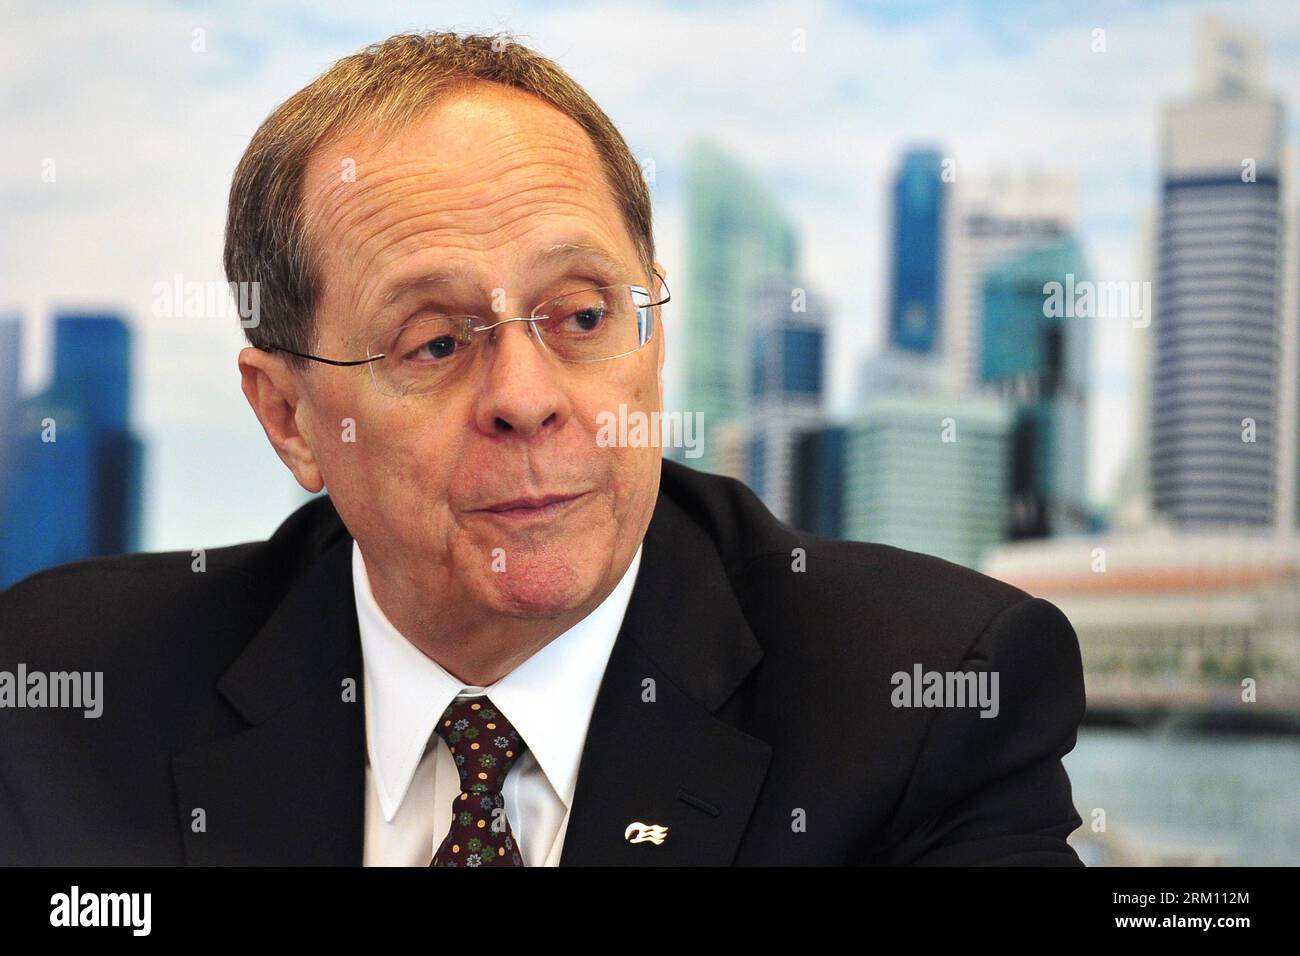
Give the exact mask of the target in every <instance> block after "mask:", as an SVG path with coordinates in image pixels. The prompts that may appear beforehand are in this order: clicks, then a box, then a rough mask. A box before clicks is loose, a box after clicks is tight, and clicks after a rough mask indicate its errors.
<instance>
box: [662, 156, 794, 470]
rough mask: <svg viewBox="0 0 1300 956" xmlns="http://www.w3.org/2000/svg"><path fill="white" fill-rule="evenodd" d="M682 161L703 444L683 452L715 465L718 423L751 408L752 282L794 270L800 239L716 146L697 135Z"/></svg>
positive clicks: (694, 401) (707, 466)
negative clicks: (685, 175) (695, 453)
mask: <svg viewBox="0 0 1300 956" xmlns="http://www.w3.org/2000/svg"><path fill="white" fill-rule="evenodd" d="M687 163H688V170H689V172H688V186H687V192H688V212H687V220H688V222H687V259H688V262H689V267H688V275H687V282H686V286H687V293H686V406H687V410H688V411H690V412H700V413H702V414H703V426H704V427H703V433H704V444H703V449H702V454H701V455H700V457H698V458H687V459H684V460H685V462H686V463H687V464H691V465H694V466H695V467H697V468H700V469H702V470H704V471H716V470H718V469H719V465H720V458H719V451H720V449H718V448H716V447H715V444H716V442H715V440H714V439H715V437H716V436H715V432H716V429H718V428H719V426H722V425H725V424H726V423H728V422H734V421H735V420H737V419H740V418H742V417H744V416H745V415H746V413H747V412H748V408H749V401H750V393H751V388H750V382H749V373H750V357H751V348H750V339H749V335H750V324H751V323H750V310H751V308H752V303H753V301H754V292H755V289H756V287H757V285H758V284H759V283H760V282H761V281H763V280H765V279H771V278H782V279H784V278H786V277H788V276H790V275H793V274H794V272H795V266H796V260H797V258H798V243H797V239H796V235H795V230H794V227H793V226H792V225H791V223H790V221H789V220H788V219H787V217H786V216H785V214H784V213H783V212H782V211H781V210H780V208H779V207H778V205H777V203H776V201H775V200H774V199H773V198H772V197H771V195H770V194H769V193H768V191H767V190H766V189H765V188H764V187H763V186H762V185H760V184H759V183H758V181H757V180H756V179H755V178H754V177H753V176H752V175H751V174H750V173H749V171H748V170H746V169H745V168H744V167H743V166H742V165H741V164H740V163H739V162H737V161H736V160H735V159H733V158H732V157H731V156H729V155H728V154H726V153H725V152H723V150H722V149H721V148H719V147H718V146H716V145H714V144H712V143H708V142H696V143H694V144H692V146H691V148H690V151H689V155H688V159H687ZM733 477H737V478H742V477H743V475H741V474H736V475H734V476H733Z"/></svg>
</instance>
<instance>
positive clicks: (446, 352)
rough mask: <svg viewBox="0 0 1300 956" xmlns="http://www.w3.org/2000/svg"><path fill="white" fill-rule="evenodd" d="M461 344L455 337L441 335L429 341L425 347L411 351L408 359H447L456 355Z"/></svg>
mask: <svg viewBox="0 0 1300 956" xmlns="http://www.w3.org/2000/svg"><path fill="white" fill-rule="evenodd" d="M458 345H459V343H458V342H457V341H456V339H455V337H454V336H451V335H440V336H438V337H437V338H433V339H429V340H428V341H427V342H425V343H424V344H423V345H421V346H419V347H418V348H416V349H414V350H412V351H411V353H410V355H409V356H408V358H413V359H416V360H420V359H445V358H447V357H448V356H450V355H452V354H453V353H455V351H456V349H457V347H458Z"/></svg>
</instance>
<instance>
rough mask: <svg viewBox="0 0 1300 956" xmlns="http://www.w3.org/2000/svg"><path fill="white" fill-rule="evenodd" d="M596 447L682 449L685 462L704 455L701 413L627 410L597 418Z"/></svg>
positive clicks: (606, 412) (623, 405)
mask: <svg viewBox="0 0 1300 956" xmlns="http://www.w3.org/2000/svg"><path fill="white" fill-rule="evenodd" d="M596 424H597V425H598V426H600V427H599V429H598V430H597V431H596V444H597V445H599V446H600V447H601V448H647V447H649V448H684V449H686V452H685V454H686V457H687V458H699V457H700V456H701V455H702V454H704V447H703V446H704V413H703V412H658V411H655V412H643V411H641V410H640V409H632V410H631V411H629V410H628V407H627V404H626V403H620V404H619V406H618V411H617V412H615V411H610V410H608V409H606V410H604V411H601V412H598V413H597V414H596Z"/></svg>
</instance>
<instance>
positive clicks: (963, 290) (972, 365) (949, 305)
mask: <svg viewBox="0 0 1300 956" xmlns="http://www.w3.org/2000/svg"><path fill="white" fill-rule="evenodd" d="M956 186H957V190H956V193H955V201H954V204H953V205H954V208H953V210H952V212H951V214H950V215H949V217H948V234H947V248H948V250H949V255H948V258H947V261H948V266H947V268H946V270H945V274H944V281H945V291H944V303H945V305H944V318H945V322H944V324H943V326H942V338H943V363H944V371H943V380H944V387H945V388H946V389H948V390H951V391H954V392H968V391H971V390H973V389H978V387H979V375H980V361H981V358H980V357H981V355H982V352H983V341H984V328H983V325H984V316H983V304H984V280H985V278H986V277H987V273H988V270H989V268H990V267H992V266H993V265H994V264H996V263H998V262H1000V261H1003V260H1005V259H1006V258H1007V257H1008V256H1011V255H1013V254H1015V253H1018V252H1023V251H1025V250H1027V249H1030V248H1033V247H1035V246H1042V245H1050V244H1052V243H1054V242H1057V241H1058V240H1060V239H1062V238H1064V237H1065V236H1067V235H1069V234H1070V233H1071V232H1072V231H1073V228H1074V219H1075V202H1076V199H1075V188H1074V183H1073V181H1072V180H1071V179H1070V178H1069V177H1067V176H1062V175H1057V174H1053V173H1046V172H1042V171H1035V172H1030V173H1026V174H1023V175H1019V174H1017V175H1012V174H1007V173H999V174H996V175H993V176H990V177H987V178H971V177H969V176H967V177H962V178H959V179H958V180H957V183H956Z"/></svg>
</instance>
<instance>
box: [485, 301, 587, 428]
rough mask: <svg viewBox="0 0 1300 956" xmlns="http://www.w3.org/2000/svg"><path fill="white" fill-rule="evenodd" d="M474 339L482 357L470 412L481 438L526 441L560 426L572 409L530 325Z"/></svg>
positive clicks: (508, 327) (552, 363)
mask: <svg viewBox="0 0 1300 956" xmlns="http://www.w3.org/2000/svg"><path fill="white" fill-rule="evenodd" d="M508 314H510V313H507V315H508ZM480 334H481V335H483V336H484V339H485V341H484V342H483V343H482V344H483V347H484V349H485V350H486V352H487V355H486V356H485V357H484V358H485V364H486V369H485V371H484V373H483V379H482V380H481V383H480V388H479V394H478V402H477V408H476V410H475V419H476V421H477V424H478V427H479V428H480V429H481V430H482V431H483V432H484V433H485V434H490V435H495V434H501V433H504V432H515V433H517V434H519V435H521V436H523V437H525V438H531V437H532V436H533V435H534V434H536V433H538V432H539V431H542V430H543V429H547V428H550V429H558V428H559V427H560V426H561V425H563V424H564V422H565V420H567V418H568V417H569V415H570V414H571V413H572V409H571V407H570V404H569V398H568V395H567V394H566V393H565V391H564V389H563V388H562V387H561V384H562V383H561V381H560V375H561V374H562V370H561V369H560V368H558V367H557V361H556V359H555V357H554V356H552V355H551V354H550V353H548V352H546V351H545V346H544V345H543V344H542V343H541V342H539V341H538V340H537V339H536V337H535V335H536V333H535V332H534V331H533V329H532V327H531V324H530V323H528V322H506V323H504V324H502V325H498V326H497V327H496V328H494V329H491V330H489V331H487V332H483V333H480Z"/></svg>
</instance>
